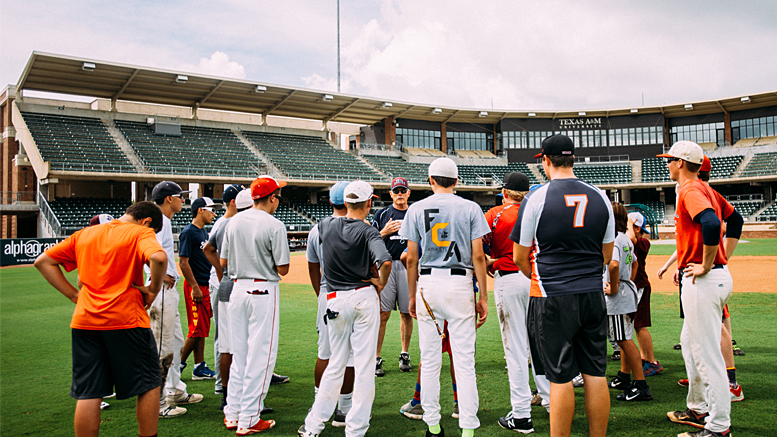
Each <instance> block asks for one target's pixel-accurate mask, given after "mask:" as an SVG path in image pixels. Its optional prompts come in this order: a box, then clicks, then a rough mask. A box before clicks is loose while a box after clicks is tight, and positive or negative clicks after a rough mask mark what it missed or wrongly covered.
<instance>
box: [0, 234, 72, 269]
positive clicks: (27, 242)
mask: <svg viewBox="0 0 777 437" xmlns="http://www.w3.org/2000/svg"><path fill="white" fill-rule="evenodd" d="M64 239H65V238H64V237H63V238H9V239H5V238H3V239H0V247H1V248H2V252H1V253H2V260H1V261H0V265H2V266H17V265H24V264H32V263H34V262H35V258H37V257H38V255H40V254H41V253H43V252H45V251H46V250H48V249H49V248H50V247H52V246H54V245H55V244H57V243H59V242H61V241H63V240H64Z"/></svg>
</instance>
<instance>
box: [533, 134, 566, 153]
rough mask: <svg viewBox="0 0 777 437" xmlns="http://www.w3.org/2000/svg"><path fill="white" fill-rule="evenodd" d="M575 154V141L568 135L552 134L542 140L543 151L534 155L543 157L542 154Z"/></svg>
mask: <svg viewBox="0 0 777 437" xmlns="http://www.w3.org/2000/svg"><path fill="white" fill-rule="evenodd" d="M574 154H575V143H573V142H572V139H571V138H569V137H568V136H566V135H561V134H556V135H551V136H549V137H547V138H545V139H544V140H542V152H540V153H538V154H536V155H534V157H535V158H541V157H542V155H551V156H553V155H556V156H572V155H574Z"/></svg>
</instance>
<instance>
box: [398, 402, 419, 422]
mask: <svg viewBox="0 0 777 437" xmlns="http://www.w3.org/2000/svg"><path fill="white" fill-rule="evenodd" d="M411 404H412V402H408V403H406V404H405V405H402V407H401V408H400V409H399V414H401V415H403V416H405V417H408V418H410V419H413V420H421V419H423V418H424V409H423V408H422V407H421V404H418V405H416V406H415V407H414V406H412V405H411Z"/></svg>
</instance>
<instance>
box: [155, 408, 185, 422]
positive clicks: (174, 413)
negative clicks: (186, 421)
mask: <svg viewBox="0 0 777 437" xmlns="http://www.w3.org/2000/svg"><path fill="white" fill-rule="evenodd" d="M184 414H186V408H182V407H175V406H172V405H167V406H165V407H162V408H160V409H159V418H160V419H168V418H171V417H178V416H182V415H184Z"/></svg>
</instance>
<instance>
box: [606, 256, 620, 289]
mask: <svg viewBox="0 0 777 437" xmlns="http://www.w3.org/2000/svg"><path fill="white" fill-rule="evenodd" d="M609 268H610V290H609V292H605V294H606V295H608V296H615V295H616V294H618V287H619V286H620V279H619V276H618V275H620V270H621V268H620V263H618V261H616V260H611V261H610V265H609Z"/></svg>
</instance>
